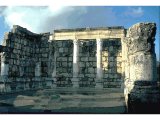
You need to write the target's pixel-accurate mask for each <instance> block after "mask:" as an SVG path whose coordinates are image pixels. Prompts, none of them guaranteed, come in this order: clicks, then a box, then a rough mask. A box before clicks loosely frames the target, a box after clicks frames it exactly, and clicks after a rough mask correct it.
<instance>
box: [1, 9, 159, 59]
mask: <svg viewBox="0 0 160 120" xmlns="http://www.w3.org/2000/svg"><path fill="white" fill-rule="evenodd" d="M159 14H160V12H159V7H155V6H152V7H144V6H143V7H142V6H134V7H130V6H125V7H122V6H119V7H118V6H116V7H113V6H110V7H107V6H98V7H96V6H92V7H89V6H81V7H75V6H71V7H67V6H46V7H38V6H37V7H24V6H23V7H16V6H13V7H2V6H1V7H0V41H2V39H3V36H4V32H7V31H10V29H11V28H12V26H13V25H14V24H18V25H21V26H23V27H26V28H27V29H29V30H31V31H33V32H37V33H40V32H48V31H49V32H53V30H54V29H60V28H77V27H105V26H124V27H125V28H129V27H131V26H132V25H133V24H136V23H138V22H155V23H156V24H157V34H156V41H155V45H156V55H157V58H158V59H159V57H160V54H159V49H160V47H159V36H158V33H159V19H160V15H159Z"/></svg>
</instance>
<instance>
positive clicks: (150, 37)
mask: <svg viewBox="0 0 160 120" xmlns="http://www.w3.org/2000/svg"><path fill="white" fill-rule="evenodd" d="M155 33H156V25H155V24H154V23H138V24H136V25H133V26H132V27H131V28H129V29H125V28H124V27H106V28H78V29H62V30H55V31H54V33H53V34H50V33H43V34H35V33H32V32H30V31H28V30H27V29H25V28H22V27H20V26H13V29H12V30H11V32H9V33H6V34H5V37H4V41H3V44H2V46H1V47H0V51H1V79H0V90H1V92H13V91H22V90H29V89H37V88H55V87H69V88H77V89H78V88H95V89H105V88H116V89H117V88H119V89H121V90H124V95H125V98H126V103H127V102H128V99H131V100H137V99H138V100H140V101H141V100H142V99H143V100H144V99H145V100H146V101H147V100H148V99H147V98H148V95H150V97H152V98H154V101H155V100H158V99H159V91H158V89H157V81H156V80H157V79H156V55H155V50H154V40H155V38H154V37H155ZM148 87H149V88H148ZM149 93H153V94H152V95H151V94H149ZM144 95H145V97H144ZM155 95H156V97H155ZM128 96H129V97H128ZM142 96H143V97H142ZM143 100H142V101H143ZM150 101H152V100H150ZM152 102H153V101H152ZM127 104H128V103H127Z"/></svg>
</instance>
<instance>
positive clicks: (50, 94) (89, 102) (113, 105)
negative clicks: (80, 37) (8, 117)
mask: <svg viewBox="0 0 160 120" xmlns="http://www.w3.org/2000/svg"><path fill="white" fill-rule="evenodd" d="M74 90H76V91H78V90H79V91H80V90H81V89H74ZM57 91H58V92H57ZM59 91H60V92H59ZM68 91H69V92H68ZM82 91H83V92H82V93H77V92H73V89H66V88H56V89H45V90H39V91H35V92H33V94H29V93H28V94H25V93H23V94H22V93H21V94H18V95H17V96H16V95H15V96H14V98H11V97H10V98H9V97H7V99H5V100H1V101H0V103H3V104H4V105H5V104H9V105H13V107H8V106H6V107H5V106H3V108H4V107H5V110H6V109H7V110H8V111H9V112H16V111H17V112H19V113H29V112H33V113H36V112H39V113H40V112H42V113H44V112H47V111H48V112H50V113H125V112H126V105H125V100H124V95H123V93H122V92H121V91H118V89H117V90H116V89H104V90H98V92H95V89H87V88H85V89H83V90H82ZM96 91H97V90H96ZM102 91H103V92H102ZM71 92H73V93H72V94H71ZM84 92H86V94H84ZM93 93H94V94H93ZM1 110H2V109H1Z"/></svg>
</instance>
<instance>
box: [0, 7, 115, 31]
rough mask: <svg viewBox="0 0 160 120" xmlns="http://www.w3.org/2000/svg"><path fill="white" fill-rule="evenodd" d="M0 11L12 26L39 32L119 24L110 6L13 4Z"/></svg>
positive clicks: (6, 21)
mask: <svg viewBox="0 0 160 120" xmlns="http://www.w3.org/2000/svg"><path fill="white" fill-rule="evenodd" d="M0 8H1V7H0ZM0 11H1V14H2V16H3V17H4V20H5V23H6V25H8V26H9V27H10V28H12V26H13V25H20V26H22V27H25V28H27V29H29V30H31V31H33V32H37V33H40V32H52V31H53V30H54V29H60V28H77V27H98V26H103V27H104V26H111V25H117V24H116V23H117V22H116V21H115V20H116V14H115V13H114V12H113V10H112V8H110V7H73V6H72V7H69V6H56V5H54V6H45V7H37V6H36V7H24V6H23V7H22V6H21V7H15V6H12V7H6V8H5V9H3V10H0Z"/></svg>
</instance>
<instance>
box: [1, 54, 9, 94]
mask: <svg viewBox="0 0 160 120" xmlns="http://www.w3.org/2000/svg"><path fill="white" fill-rule="evenodd" d="M7 60H8V58H7V53H3V54H2V56H1V78H0V92H9V91H10V86H9V85H8V83H7V82H9V81H8V71H9V64H8V62H7Z"/></svg>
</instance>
